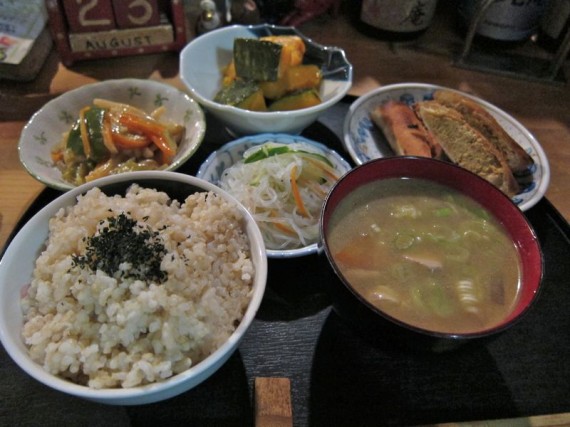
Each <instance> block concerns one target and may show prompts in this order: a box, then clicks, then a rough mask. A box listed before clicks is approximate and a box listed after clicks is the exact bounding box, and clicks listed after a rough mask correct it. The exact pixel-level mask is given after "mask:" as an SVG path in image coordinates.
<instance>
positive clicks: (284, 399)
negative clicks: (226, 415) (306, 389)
mask: <svg viewBox="0 0 570 427" xmlns="http://www.w3.org/2000/svg"><path fill="white" fill-rule="evenodd" d="M254 387H255V393H254V396H255V409H254V411H255V426H256V427H292V426H293V412H292V410H291V381H290V380H289V378H263V377H262V378H255V384H254Z"/></svg>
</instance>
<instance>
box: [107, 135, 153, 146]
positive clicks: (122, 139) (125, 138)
mask: <svg viewBox="0 0 570 427" xmlns="http://www.w3.org/2000/svg"><path fill="white" fill-rule="evenodd" d="M111 137H112V138H113V142H114V143H115V145H117V146H118V147H120V148H122V149H128V148H144V147H146V146H148V145H149V144H150V142H151V141H150V139H149V138H147V137H146V136H142V135H124V134H122V133H119V132H112V133H111Z"/></svg>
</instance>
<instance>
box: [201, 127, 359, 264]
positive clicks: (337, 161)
mask: <svg viewBox="0 0 570 427" xmlns="http://www.w3.org/2000/svg"><path fill="white" fill-rule="evenodd" d="M268 141H274V142H277V143H280V144H291V143H294V142H305V143H307V144H311V145H314V146H315V147H317V148H319V149H321V150H322V151H323V152H325V153H326V156H327V158H328V159H329V160H330V161H331V162H332V163H333V165H334V167H335V168H336V169H337V170H338V171H339V172H341V174H344V173H346V172H348V171H349V170H350V169H352V167H351V166H350V164H349V163H348V162H347V161H346V160H344V159H343V158H342V157H341V156H340V155H339V154H338V153H337V152H336V151H334V150H331V149H330V148H328V147H327V146H325V145H324V144H321V143H320V142H316V141H312V140H310V139H307V138H304V137H302V136H299V135H288V134H282V133H264V134H259V135H254V136H246V137H243V138H240V139H237V140H235V141H232V142H229V143H227V144H225V145H223V146H222V147H220V148H219V149H218V150H216V151H214V152H213V153H212V154H210V155H209V156H208V158H207V159H206V160H205V161H204V163H202V165H201V166H200V169H198V173H197V174H196V176H197V177H198V178H202V179H204V180H206V181H209V182H211V183H213V184H216V185H218V183H219V181H220V177H221V176H222V173H223V172H224V171H225V170H226V169H227V168H229V167H230V166H231V165H233V164H234V163H236V162H238V161H240V160H242V159H243V153H244V152H245V150H247V149H248V148H250V147H253V146H255V145H260V144H264V143H266V142H268ZM266 252H267V256H268V257H269V258H295V257H300V256H304V255H309V254H312V253H315V252H317V244H316V243H313V244H312V245H309V246H305V247H303V248H298V249H288V250H282V251H280V250H275V249H266Z"/></svg>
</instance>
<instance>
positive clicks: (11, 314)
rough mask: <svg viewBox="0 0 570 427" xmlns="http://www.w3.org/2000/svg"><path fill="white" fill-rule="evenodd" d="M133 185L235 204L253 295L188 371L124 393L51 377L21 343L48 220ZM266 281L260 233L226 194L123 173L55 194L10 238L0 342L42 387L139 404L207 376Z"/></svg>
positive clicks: (178, 179) (188, 179)
mask: <svg viewBox="0 0 570 427" xmlns="http://www.w3.org/2000/svg"><path fill="white" fill-rule="evenodd" d="M133 182H137V183H139V184H140V185H141V186H143V187H148V188H155V189H157V190H161V191H166V192H167V193H168V194H169V195H170V196H171V197H174V198H179V199H182V200H183V199H184V198H185V197H186V196H187V195H189V194H193V193H194V192H196V191H214V192H216V193H217V194H219V195H221V196H222V197H224V198H226V199H228V200H231V201H232V202H234V203H236V204H237V205H238V206H239V209H240V210H241V212H242V213H243V215H244V218H245V222H246V232H247V235H248V237H249V240H250V243H251V257H252V260H253V262H254V265H255V277H254V282H253V291H252V297H251V301H250V303H249V306H248V308H247V310H246V312H245V314H244V316H243V319H242V321H241V323H240V324H239V326H238V327H237V328H236V330H235V331H234V333H233V334H232V335H231V336H230V337H229V339H228V340H227V341H226V342H225V343H224V344H223V345H222V346H221V347H220V348H218V349H217V350H216V351H215V352H214V353H212V354H211V355H210V356H208V357H207V358H206V359H204V360H203V361H201V362H199V363H197V364H196V365H194V366H193V367H191V368H189V369H188V370H186V371H184V372H182V373H180V374H178V375H175V376H173V377H171V378H169V379H167V380H165V381H163V382H158V383H155V384H150V385H146V386H141V387H134V388H126V389H100V390H96V389H92V388H88V387H86V386H82V385H77V384H74V383H71V382H69V381H66V380H63V379H61V378H59V377H56V376H54V375H51V374H49V373H47V372H46V371H44V370H43V368H42V367H41V366H40V365H38V364H36V363H35V362H33V361H32V360H31V359H30V357H29V356H28V354H27V351H26V347H25V345H24V342H23V340H22V335H21V333H22V324H23V318H22V311H21V309H20V298H21V294H20V292H21V291H22V287H23V286H25V285H26V284H28V283H30V280H31V277H32V271H33V269H34V263H35V260H36V258H37V256H38V255H39V254H40V252H41V251H42V248H43V244H44V242H45V240H46V239H47V236H48V221H49V219H50V218H51V217H52V216H53V215H55V213H56V212H57V211H58V210H59V209H60V208H61V207H63V206H69V205H73V204H74V203H76V198H77V196H78V195H80V194H83V193H85V192H86V191H87V190H89V189H90V188H92V187H99V188H101V189H102V190H103V191H107V192H108V193H109V194H115V193H118V194H120V193H124V192H125V190H126V188H127V187H128V186H130V184H132V183H133ZM266 280H267V257H266V253H265V246H264V244H263V238H262V236H261V232H260V231H259V228H258V227H257V225H256V223H255V221H254V220H253V218H252V217H251V215H250V214H249V213H248V212H247V210H246V209H245V208H244V207H243V206H242V205H240V204H239V203H238V202H237V201H236V200H235V199H234V198H233V197H232V196H230V195H229V194H227V193H226V192H224V191H222V190H221V189H220V188H218V187H216V186H214V185H213V184H211V183H209V182H206V181H204V180H201V179H198V178H195V177H192V176H188V175H184V174H181V173H177V172H168V171H142V172H128V173H124V174H118V175H113V176H109V177H105V178H100V179H99V180H96V181H93V182H90V183H87V184H84V185H82V186H79V187H77V188H75V189H73V190H71V191H68V192H66V193H64V194H63V195H61V196H59V197H58V198H57V199H55V200H54V201H53V202H51V203H49V204H48V205H47V206H45V207H44V208H43V209H42V210H40V211H39V212H38V213H37V214H36V215H34V216H33V217H32V219H30V221H29V222H27V223H26V224H25V225H24V227H23V228H22V229H21V230H20V231H19V232H18V233H17V234H16V236H15V237H14V239H13V240H12V242H11V243H10V245H9V246H8V247H7V249H6V251H5V253H4V255H3V257H2V259H1V260H0V340H1V342H2V344H3V346H4V348H5V349H6V351H7V352H8V354H9V355H10V357H11V358H12V359H13V360H14V361H15V362H16V363H17V364H18V365H19V366H20V367H21V368H22V369H23V370H24V371H25V372H27V373H28V374H29V375H31V376H32V377H33V378H35V379H36V380H38V381H40V382H42V383H43V384H45V385H47V386H49V387H51V388H53V389H55V390H59V391H61V392H63V393H67V394H70V395H73V396H77V397H81V398H84V399H88V400H92V401H96V402H100V403H107V404H114V405H140V404H146V403H151V402H157V401H160V400H164V399H168V398H170V397H173V396H176V395H178V394H180V393H183V392H185V391H187V390H189V389H191V388H193V387H195V386H196V385H198V384H199V383H201V382H202V381H204V380H205V379H207V378H208V377H209V376H211V375H212V374H213V373H214V372H215V371H216V370H218V368H220V367H221V366H222V365H223V364H224V363H225V361H226V360H227V359H228V358H229V357H230V356H231V355H232V353H233V352H234V351H235V350H236V348H237V347H238V345H239V343H240V341H241V339H242V338H243V336H244V334H245V333H246V331H247V329H248V328H249V326H250V325H251V323H252V321H253V319H254V317H255V315H256V312H257V310H258V308H259V305H260V304H261V300H262V298H263V294H264V291H265V285H266Z"/></svg>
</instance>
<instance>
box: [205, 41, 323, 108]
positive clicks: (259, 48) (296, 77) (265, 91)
mask: <svg viewBox="0 0 570 427" xmlns="http://www.w3.org/2000/svg"><path fill="white" fill-rule="evenodd" d="M305 49H306V48H305V43H304V42H303V40H302V39H301V37H298V36H267V37H261V38H259V39H254V38H238V39H235V40H234V46H233V59H232V61H231V62H230V63H229V64H228V66H227V67H226V68H225V69H224V71H223V76H222V89H221V90H220V92H219V93H218V94H217V95H216V97H215V98H214V101H216V102H220V103H223V104H228V105H233V106H235V107H239V108H244V109H248V110H253V111H266V110H267V104H268V103H269V102H272V105H275V106H273V107H272V108H271V110H273V111H277V110H294V109H298V108H306V107H307V106H312V105H316V104H319V103H320V102H321V100H320V98H319V95H318V87H319V85H320V84H321V80H322V75H321V71H320V69H319V67H317V66H316V65H309V64H303V63H302V62H303V56H304V54H305ZM304 89H312V91H310V92H307V93H302V92H301V91H302V90H304ZM282 98H285V99H283V100H282Z"/></svg>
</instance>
